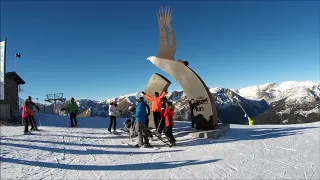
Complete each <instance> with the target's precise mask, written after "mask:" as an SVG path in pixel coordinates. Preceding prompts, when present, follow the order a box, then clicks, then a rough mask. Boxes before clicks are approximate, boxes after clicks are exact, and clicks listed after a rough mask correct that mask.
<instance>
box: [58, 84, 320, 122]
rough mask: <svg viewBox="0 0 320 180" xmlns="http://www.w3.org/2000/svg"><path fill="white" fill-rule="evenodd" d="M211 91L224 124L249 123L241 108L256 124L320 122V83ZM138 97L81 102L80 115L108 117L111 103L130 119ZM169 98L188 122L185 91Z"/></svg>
mask: <svg viewBox="0 0 320 180" xmlns="http://www.w3.org/2000/svg"><path fill="white" fill-rule="evenodd" d="M209 90H210V92H211V93H212V95H213V97H214V99H215V103H216V107H217V114H218V118H219V120H220V121H221V122H222V123H231V124H248V121H247V119H246V117H245V116H244V112H243V110H242V108H241V107H240V105H241V106H242V107H243V109H244V110H245V111H246V113H247V114H248V115H249V116H250V117H251V118H252V119H253V120H254V123H255V124H295V123H307V122H315V121H319V120H320V83H315V82H312V81H303V82H297V81H286V82H283V83H281V84H276V83H268V84H264V85H259V86H250V87H246V88H242V89H239V90H234V89H229V88H222V87H218V88H209ZM137 94H138V93H133V94H129V95H121V96H119V97H115V98H111V99H107V100H100V101H96V100H89V99H80V100H77V103H78V105H79V107H80V113H81V114H80V115H79V116H92V117H94V116H100V117H107V116H108V108H109V103H110V102H111V101H117V102H118V108H119V110H120V111H121V114H122V116H128V115H129V111H128V108H129V107H130V106H131V105H133V104H136V103H137V100H136V97H137ZM167 98H168V99H169V100H171V101H173V104H174V106H175V120H180V121H185V120H188V115H187V114H188V112H189V111H190V108H189V104H188V101H187V98H186V94H185V93H184V92H183V91H172V92H169V93H168V94H167ZM66 103H68V101H67V102H66ZM239 104H240V105H239ZM63 107H65V103H58V104H57V106H56V109H55V111H56V112H57V113H58V114H61V115H62V114H65V112H64V111H61V109H62V108H63Z"/></svg>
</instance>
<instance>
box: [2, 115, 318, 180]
mask: <svg viewBox="0 0 320 180" xmlns="http://www.w3.org/2000/svg"><path fill="white" fill-rule="evenodd" d="M39 118H40V120H41V126H40V127H39V129H40V130H41V131H38V132H34V133H33V135H28V136H23V135H21V134H22V132H23V129H22V127H14V126H1V127H0V128H1V139H0V142H1V159H0V161H1V179H320V154H319V153H316V152H319V150H320V149H319V147H320V139H319V130H320V122H316V123H308V124H298V125H259V126H253V127H249V126H247V125H234V124H232V125H231V129H230V130H229V131H228V132H227V134H226V135H225V136H224V137H222V138H220V139H218V140H211V139H195V138H192V137H190V136H188V135H187V133H186V130H188V128H189V127H190V123H189V122H177V123H176V126H175V128H174V130H173V131H174V135H175V136H176V138H177V147H175V148H168V147H165V146H164V145H163V143H161V141H152V142H151V144H152V145H153V146H154V147H156V149H140V148H134V147H132V146H128V145H127V144H123V143H127V142H128V139H129V137H128V136H127V135H123V136H114V135H110V134H106V131H107V129H106V127H107V126H108V121H109V119H108V118H99V117H98V118H92V117H91V118H90V117H85V118H79V128H65V123H66V122H67V123H68V117H66V116H53V115H46V114H36V119H37V120H39ZM120 121H121V120H120ZM118 127H119V128H120V127H121V124H120V123H119V124H118ZM134 140H136V138H134ZM132 144H134V143H132ZM158 148H159V149H158Z"/></svg>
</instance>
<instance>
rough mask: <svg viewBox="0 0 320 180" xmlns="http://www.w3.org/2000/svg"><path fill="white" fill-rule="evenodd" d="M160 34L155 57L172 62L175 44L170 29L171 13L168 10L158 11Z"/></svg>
mask: <svg viewBox="0 0 320 180" xmlns="http://www.w3.org/2000/svg"><path fill="white" fill-rule="evenodd" d="M157 16H158V23H159V33H160V44H159V51H158V55H157V57H159V58H164V59H171V60H174V54H175V52H176V43H175V37H174V33H173V29H172V27H171V24H170V21H171V12H170V10H169V9H168V8H166V9H163V8H162V7H161V9H160V10H159V13H157ZM168 32H170V44H169V39H168Z"/></svg>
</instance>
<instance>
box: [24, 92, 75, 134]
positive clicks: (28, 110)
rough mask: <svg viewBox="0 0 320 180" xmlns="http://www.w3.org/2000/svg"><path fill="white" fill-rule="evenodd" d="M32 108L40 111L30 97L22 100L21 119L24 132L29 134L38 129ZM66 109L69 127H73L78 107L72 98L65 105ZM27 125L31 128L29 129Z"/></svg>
mask: <svg viewBox="0 0 320 180" xmlns="http://www.w3.org/2000/svg"><path fill="white" fill-rule="evenodd" d="M34 108H36V109H37V110H38V112H39V111H40V108H39V106H38V105H37V104H36V103H34V102H33V101H32V97H31V96H28V99H26V100H25V101H24V104H23V106H22V111H21V112H22V113H21V116H22V120H23V122H24V125H25V127H24V134H30V133H31V131H38V130H39V129H38V126H37V122H36V121H35V119H34ZM67 111H68V113H69V114H70V124H71V127H75V126H77V125H78V121H77V114H78V112H79V107H78V105H77V103H76V102H75V100H74V98H71V100H70V103H69V104H68V106H67ZM29 125H30V126H31V129H30V130H29Z"/></svg>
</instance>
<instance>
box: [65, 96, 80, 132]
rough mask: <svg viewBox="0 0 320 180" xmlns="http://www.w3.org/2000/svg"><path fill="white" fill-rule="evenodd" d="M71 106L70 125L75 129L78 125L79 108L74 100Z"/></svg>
mask: <svg viewBox="0 0 320 180" xmlns="http://www.w3.org/2000/svg"><path fill="white" fill-rule="evenodd" d="M70 101H71V102H70V104H69V105H68V108H67V110H68V113H70V124H71V127H75V126H77V125H78V121H77V114H78V112H79V107H78V105H77V103H76V102H74V98H71V100H70Z"/></svg>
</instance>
